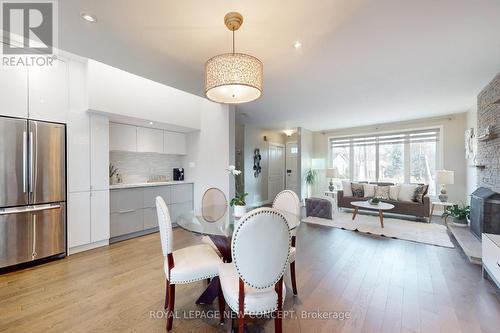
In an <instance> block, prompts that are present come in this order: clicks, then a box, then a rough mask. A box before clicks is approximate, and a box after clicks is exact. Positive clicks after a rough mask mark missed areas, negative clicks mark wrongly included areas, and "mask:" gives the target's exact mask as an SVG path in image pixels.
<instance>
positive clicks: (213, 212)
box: [201, 187, 227, 222]
mask: <svg viewBox="0 0 500 333" xmlns="http://www.w3.org/2000/svg"><path fill="white" fill-rule="evenodd" d="M226 211H227V198H226V195H225V194H224V192H222V190H220V189H218V188H216V187H211V188H209V189H208V190H206V191H205V193H204V194H203V197H202V199H201V215H202V216H203V219H205V220H206V221H208V222H215V221H218V220H219V219H221V218H222V217H223V216H224V214H226Z"/></svg>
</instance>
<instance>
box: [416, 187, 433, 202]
mask: <svg viewBox="0 0 500 333" xmlns="http://www.w3.org/2000/svg"><path fill="white" fill-rule="evenodd" d="M428 187H429V185H418V186H417V188H416V189H415V193H413V198H412V200H413V201H414V202H419V203H424V196H425V194H426V193H427V188H428Z"/></svg>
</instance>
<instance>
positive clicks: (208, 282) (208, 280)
mask: <svg viewBox="0 0 500 333" xmlns="http://www.w3.org/2000/svg"><path fill="white" fill-rule="evenodd" d="M210 281H211V280H210V278H208V279H207V286H208V285H209V284H210Z"/></svg>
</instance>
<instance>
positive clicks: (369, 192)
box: [363, 184, 376, 198]
mask: <svg viewBox="0 0 500 333" xmlns="http://www.w3.org/2000/svg"><path fill="white" fill-rule="evenodd" d="M375 187H376V186H375V185H371V184H363V192H364V194H363V197H365V198H368V197H370V198H373V197H374V196H375Z"/></svg>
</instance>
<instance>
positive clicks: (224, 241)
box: [196, 235, 232, 304]
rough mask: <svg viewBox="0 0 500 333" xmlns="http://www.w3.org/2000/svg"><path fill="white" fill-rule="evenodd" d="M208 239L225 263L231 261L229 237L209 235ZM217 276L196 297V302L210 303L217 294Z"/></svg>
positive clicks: (218, 286)
mask: <svg viewBox="0 0 500 333" xmlns="http://www.w3.org/2000/svg"><path fill="white" fill-rule="evenodd" d="M209 237H210V240H211V241H212V243H213V244H214V245H215V247H216V248H217V250H218V251H219V253H220V254H221V256H222V260H223V261H224V262H225V263H229V262H232V257H231V239H230V238H229V237H226V236H219V235H210V236H209ZM219 288H220V283H219V277H218V276H216V277H214V278H213V279H212V280H211V281H210V283H209V284H208V286H207V288H206V289H205V291H204V292H203V293H202V294H201V295H200V297H198V299H197V300H196V304H212V303H213V301H214V300H215V299H216V298H217V297H218V295H219Z"/></svg>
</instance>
